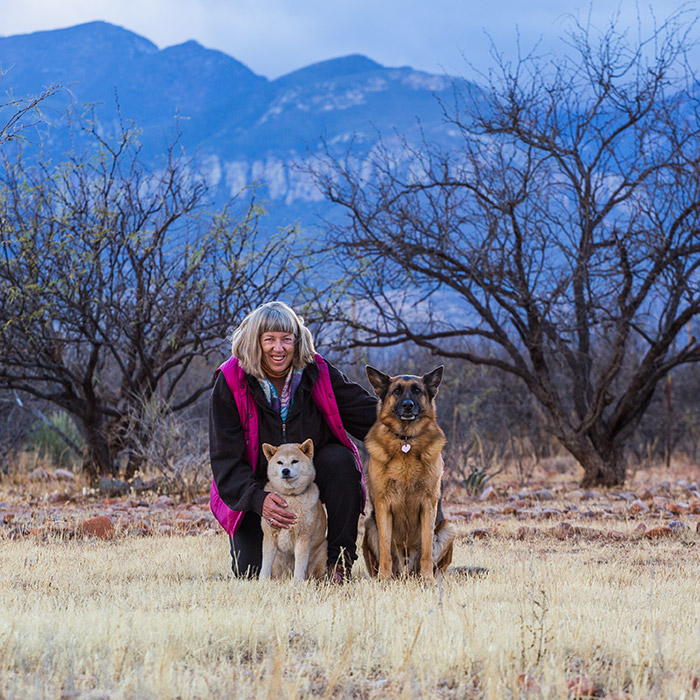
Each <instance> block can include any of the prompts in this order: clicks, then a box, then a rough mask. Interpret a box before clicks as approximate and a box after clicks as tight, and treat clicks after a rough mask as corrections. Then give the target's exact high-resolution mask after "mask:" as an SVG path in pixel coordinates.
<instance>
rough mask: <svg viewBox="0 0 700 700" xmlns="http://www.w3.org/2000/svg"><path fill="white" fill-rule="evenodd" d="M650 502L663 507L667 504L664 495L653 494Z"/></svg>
mask: <svg viewBox="0 0 700 700" xmlns="http://www.w3.org/2000/svg"><path fill="white" fill-rule="evenodd" d="M651 502H652V503H653V504H654V505H655V506H656V507H657V508H665V507H666V506H667V505H668V498H666V496H654V498H652V499H651Z"/></svg>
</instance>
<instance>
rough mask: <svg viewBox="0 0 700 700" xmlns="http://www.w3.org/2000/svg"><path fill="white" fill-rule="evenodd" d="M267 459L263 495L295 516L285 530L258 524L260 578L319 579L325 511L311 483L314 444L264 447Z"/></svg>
mask: <svg viewBox="0 0 700 700" xmlns="http://www.w3.org/2000/svg"><path fill="white" fill-rule="evenodd" d="M262 450H263V454H264V455H265V457H267V478H268V482H267V485H266V486H265V490H266V491H271V492H274V493H277V494H279V495H280V496H282V497H283V498H284V499H285V501H287V510H289V511H291V512H292V513H294V514H295V515H296V516H297V520H296V523H294V525H292V527H290V528H289V529H282V530H275V529H273V528H272V527H270V525H269V524H268V523H267V521H266V520H264V519H263V520H262V531H263V550H262V568H261V570H260V578H263V579H267V578H283V577H285V576H289V575H290V574H292V573H294V579H295V580H297V581H303V580H304V579H306V578H321V577H322V576H323V575H324V574H325V572H326V559H327V557H328V541H327V540H326V511H325V510H324V509H323V505H321V501H320V500H319V492H318V486H316V484H315V483H314V478H315V477H316V470H315V469H314V464H313V461H312V460H313V456H314V443H313V441H312V440H311V439H309V440H306V441H305V442H302V443H301V444H298V443H287V444H284V445H280V446H279V447H274V446H273V445H268V444H267V443H264V444H263V446H262Z"/></svg>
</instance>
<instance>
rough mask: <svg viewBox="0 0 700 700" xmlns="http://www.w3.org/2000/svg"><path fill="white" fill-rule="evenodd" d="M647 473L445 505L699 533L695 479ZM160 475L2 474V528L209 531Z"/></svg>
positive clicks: (41, 534) (561, 481) (661, 532)
mask: <svg viewBox="0 0 700 700" xmlns="http://www.w3.org/2000/svg"><path fill="white" fill-rule="evenodd" d="M693 476H694V474H693V472H692V470H690V471H688V470H686V472H685V473H682V474H679V473H678V472H674V473H664V472H644V473H643V475H642V477H643V483H632V485H630V486H628V487H626V488H620V489H599V490H589V491H584V490H581V489H579V488H578V487H577V486H576V481H575V480H573V479H572V478H570V477H569V478H566V477H561V476H556V477H552V476H549V477H547V476H545V477H543V478H539V479H536V480H532V481H531V483H529V484H528V486H526V487H522V486H518V485H516V484H515V483H513V482H509V481H508V480H507V479H503V480H501V481H500V482H499V483H496V484H494V485H489V486H488V487H487V488H486V489H485V490H484V491H483V492H482V493H481V494H479V495H476V496H473V497H467V496H466V495H464V494H460V493H459V491H457V492H455V491H448V496H447V497H446V499H445V503H444V510H445V513H446V515H448V516H449V517H450V518H452V519H454V520H455V521H456V522H457V523H458V524H459V525H460V534H461V535H462V536H464V537H466V538H469V539H487V538H499V537H506V538H515V539H518V540H524V539H530V538H547V537H549V538H556V539H559V540H561V539H568V538H577V539H583V540H601V541H606V540H608V541H616V542H620V541H627V540H629V541H635V540H640V539H656V538H673V537H683V538H685V539H694V538H695V537H697V536H700V479H693ZM158 487H159V482H158V481H157V480H156V481H153V482H150V483H149V482H145V483H144V482H142V481H139V482H136V483H132V485H131V486H130V485H128V484H125V483H124V482H120V481H117V480H110V479H105V480H102V481H101V482H100V483H99V484H98V485H97V487H96V488H86V487H84V486H81V485H80V482H79V480H78V479H76V477H75V475H74V474H73V473H72V472H69V471H66V470H62V469H56V470H46V469H37V470H35V471H34V472H32V473H31V474H29V475H28V476H27V477H26V479H24V480H23V481H22V482H21V483H20V482H17V481H16V480H15V482H14V483H9V482H7V481H6V482H4V483H3V482H0V537H2V538H12V539H18V538H25V537H34V538H45V537H62V538H73V537H97V538H103V539H111V538H115V537H117V538H118V537H131V536H139V537H142V536H151V535H157V536H176V535H183V536H186V535H211V534H217V533H218V532H219V526H218V524H217V523H216V521H215V520H214V518H213V516H212V514H211V512H210V510H209V498H208V495H204V494H203V495H199V496H196V497H192V498H190V499H187V498H182V497H178V496H172V495H167V494H163V493H160V494H159V493H158V490H159V488H158Z"/></svg>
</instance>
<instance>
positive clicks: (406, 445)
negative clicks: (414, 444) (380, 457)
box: [392, 431, 415, 453]
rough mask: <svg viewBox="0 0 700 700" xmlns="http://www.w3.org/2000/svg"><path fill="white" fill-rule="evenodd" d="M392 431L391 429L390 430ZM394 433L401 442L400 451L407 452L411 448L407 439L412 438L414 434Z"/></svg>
mask: <svg viewBox="0 0 700 700" xmlns="http://www.w3.org/2000/svg"><path fill="white" fill-rule="evenodd" d="M392 432H393V431H392ZM394 435H395V436H396V437H397V438H398V439H399V440H401V442H403V445H401V452H404V453H406V452H408V451H409V450H410V449H411V445H410V444H409V442H408V441H409V440H412V439H413V438H414V437H415V436H413V435H399V434H398V433H394Z"/></svg>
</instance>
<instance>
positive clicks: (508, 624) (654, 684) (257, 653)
mask: <svg viewBox="0 0 700 700" xmlns="http://www.w3.org/2000/svg"><path fill="white" fill-rule="evenodd" d="M578 476H579V475H578V474H577V473H574V472H573V471H572V470H571V469H569V470H568V471H567V470H566V469H561V468H560V469H559V471H551V472H548V473H545V472H544V471H543V470H542V468H541V467H540V468H538V469H537V470H535V474H534V475H533V478H532V480H531V482H530V485H529V487H527V488H523V487H521V486H519V485H518V483H517V475H516V474H515V473H510V472H509V471H508V470H507V472H504V473H501V474H499V475H498V476H496V477H494V479H492V480H491V481H490V482H489V485H488V486H487V488H486V489H485V490H484V491H482V492H481V494H480V495H475V496H473V497H467V496H465V495H464V494H463V493H462V494H461V495H460V494H459V493H458V492H456V491H452V492H451V493H450V496H449V498H448V500H447V503H446V510H447V511H448V513H449V514H450V516H451V517H453V518H454V519H455V521H456V522H457V523H458V526H459V538H458V546H457V548H456V556H455V561H454V566H453V568H452V569H451V570H449V571H448V573H447V574H446V575H445V576H444V577H443V578H442V579H441V580H440V581H439V582H438V583H437V584H435V585H424V584H422V583H421V582H420V581H417V580H402V581H395V582H392V583H389V584H385V585H383V584H379V583H377V582H376V581H375V580H372V579H370V578H369V577H368V576H367V573H366V571H365V568H364V564H362V563H361V562H357V563H356V565H355V570H354V574H355V576H354V579H353V581H352V582H350V583H349V584H347V585H345V586H343V587H339V586H331V585H329V584H325V583H324V584H315V583H307V584H303V585H293V584H292V583H291V582H266V583H261V582H258V581H245V580H236V579H233V578H232V577H231V575H230V571H229V554H228V542H227V540H226V537H225V535H224V534H223V532H222V531H221V530H219V529H217V527H215V523H214V522H213V520H212V518H211V516H210V514H209V513H208V508H207V503H206V498H203V499H202V498H199V499H198V498H196V497H195V498H193V499H180V498H172V497H168V496H164V495H157V494H155V493H152V494H141V495H140V496H137V495H135V494H133V493H132V494H130V495H128V496H127V495H125V496H121V497H111V498H109V497H104V496H100V495H99V494H91V493H90V492H89V490H87V489H86V490H85V491H84V490H83V489H82V488H81V486H80V484H74V483H73V482H67V481H57V480H55V479H52V480H49V481H37V480H31V481H30V480H28V479H27V478H26V477H24V478H22V479H19V478H18V477H16V476H15V477H13V478H12V479H9V478H5V479H4V480H3V482H2V485H1V486H2V489H1V494H2V495H0V538H1V539H2V542H1V551H2V577H1V578H0V651H1V653H0V694H2V697H5V698H42V699H43V698H66V699H67V698H97V697H110V698H135V697H138V698H162V697H172V698H174V697H183V698H185V697H187V698H208V697H213V696H219V695H222V694H225V695H227V696H229V697H234V698H259V697H267V698H275V699H276V698H298V697H319V698H324V697H325V698H396V697H406V698H507V697H512V698H567V697H572V698H573V697H607V698H611V699H612V698H635V699H637V698H638V699H642V698H692V697H697V696H698V695H700V677H699V676H698V668H700V658H699V657H698V653H699V652H698V646H697V633H698V629H699V627H700V608H699V607H698V604H697V595H696V592H697V579H698V575H699V574H700V570H699V569H700V564H699V563H698V557H697V542H698V539H697V538H698V535H697V533H696V527H697V524H698V521H700V515H699V513H700V493H698V488H700V470H698V469H697V467H694V468H689V467H685V468H682V469H681V467H680V466H679V465H674V467H673V468H672V469H671V471H670V472H669V471H667V470H666V469H665V468H663V469H658V470H654V469H652V470H645V471H639V472H636V474H635V475H634V478H633V479H632V480H631V481H630V483H629V484H628V488H627V489H626V490H625V491H622V490H619V491H611V490H601V491H593V492H584V491H581V490H580V489H578V487H577V485H576V480H577V477H578ZM59 495H60V498H59ZM695 499H697V500H695ZM100 518H102V519H105V518H106V519H107V520H108V521H109V525H108V527H107V528H106V529H100V528H99V527H97V525H96V524H95V521H96V520H98V521H99V519H100ZM90 523H92V525H91V524H90ZM679 523H680V525H679Z"/></svg>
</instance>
